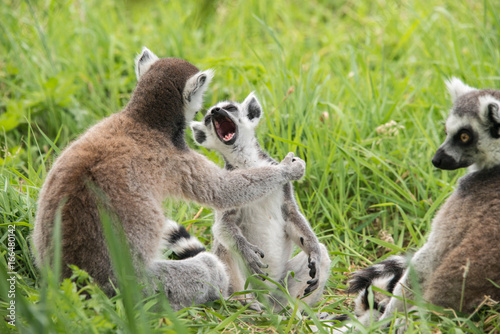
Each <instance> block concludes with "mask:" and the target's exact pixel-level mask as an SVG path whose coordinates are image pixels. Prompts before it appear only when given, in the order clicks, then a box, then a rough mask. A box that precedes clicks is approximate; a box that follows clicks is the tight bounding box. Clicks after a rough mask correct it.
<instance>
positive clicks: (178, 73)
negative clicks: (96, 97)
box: [131, 47, 213, 123]
mask: <svg viewBox="0 0 500 334" xmlns="http://www.w3.org/2000/svg"><path fill="white" fill-rule="evenodd" d="M135 74H136V75H137V81H138V82H137V87H136V89H135V91H134V93H133V95H132V99H131V101H134V102H135V103H136V105H138V106H139V107H141V108H143V109H149V113H152V112H153V111H154V110H158V111H161V112H163V114H162V115H161V116H162V117H164V118H166V117H169V116H171V115H174V116H177V118H176V119H175V121H178V119H179V118H180V117H182V116H184V123H187V122H190V121H191V120H193V118H194V116H195V115H196V113H197V112H198V110H200V109H201V106H202V103H203V94H204V93H205V91H206V89H207V88H208V85H209V83H210V81H211V80H212V78H213V71H212V70H206V71H200V70H199V69H198V68H197V67H196V66H194V65H192V64H191V63H189V62H187V61H185V60H183V59H177V58H158V57H157V56H156V55H155V54H154V53H153V52H151V51H150V50H149V49H148V48H146V47H144V48H143V49H142V52H141V54H139V55H138V56H137V57H136V59H135ZM179 113H182V114H181V115H179ZM179 116H180V117H179ZM158 121H161V119H158ZM169 121H174V119H173V118H172V117H170V119H169Z"/></svg>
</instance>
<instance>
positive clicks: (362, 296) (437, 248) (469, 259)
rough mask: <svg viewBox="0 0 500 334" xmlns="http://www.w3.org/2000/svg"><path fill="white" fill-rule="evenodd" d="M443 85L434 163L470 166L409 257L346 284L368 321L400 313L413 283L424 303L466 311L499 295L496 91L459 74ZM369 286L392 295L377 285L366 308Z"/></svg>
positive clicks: (499, 94)
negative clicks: (445, 96) (444, 102)
mask: <svg viewBox="0 0 500 334" xmlns="http://www.w3.org/2000/svg"><path fill="white" fill-rule="evenodd" d="M447 88H448V91H449V93H450V95H451V99H452V102H453V107H452V109H451V111H450V114H449V116H448V119H447V120H446V127H445V132H446V139H445V141H444V143H443V144H442V145H441V146H440V147H439V149H438V150H437V152H436V154H435V155H434V158H433V159H432V163H433V164H434V166H435V167H437V168H440V169H445V170H455V169H458V168H466V167H469V173H468V174H466V175H465V176H463V177H462V178H461V179H460V180H459V182H458V185H457V188H456V190H455V191H454V192H453V194H452V195H451V196H450V197H449V198H448V199H447V200H446V201H445V203H444V204H443V205H442V207H441V208H440V209H439V211H438V213H437V214H436V216H435V217H434V219H433V221H432V227H431V232H430V234H429V236H428V239H427V242H426V243H425V244H424V246H423V247H422V248H420V249H419V250H418V251H417V252H416V253H415V255H413V257H411V259H410V260H409V261H407V260H406V259H405V257H402V256H393V257H391V258H389V259H387V260H385V261H382V262H380V263H378V264H376V265H374V266H372V267H369V268H366V269H362V270H360V271H358V272H356V273H354V275H353V277H352V278H351V280H350V288H349V291H350V292H352V293H358V297H357V299H356V303H355V304H356V307H355V313H356V316H357V317H358V318H359V319H358V320H360V322H361V323H363V324H365V325H366V324H368V323H369V321H370V317H371V318H372V319H373V320H374V321H377V320H383V319H387V318H390V317H392V315H393V314H394V313H395V312H396V311H398V312H404V311H405V308H404V303H405V301H404V300H405V299H409V300H412V299H414V297H415V296H414V294H413V291H414V289H415V288H419V289H420V291H421V293H422V297H423V299H424V301H426V302H429V303H432V304H435V305H439V306H442V307H446V308H452V309H455V310H457V311H462V312H466V313H471V312H473V311H474V310H475V308H476V307H478V306H479V305H481V302H482V301H483V300H484V298H485V296H489V297H491V298H492V299H494V300H500V288H499V285H500V257H499V254H500V190H499V189H500V91H498V90H493V89H481V90H480V89H475V88H472V87H469V86H467V85H465V84H464V83H462V82H461V81H460V80H459V79H457V78H452V79H451V80H450V81H448V82H447ZM413 282H417V283H418V284H417V286H412V283H413ZM371 286H377V287H378V288H380V289H383V290H386V291H388V292H390V293H392V294H393V295H395V296H396V297H392V298H391V297H389V296H387V295H385V294H383V293H380V292H374V293H373V313H372V314H371V315H370V313H371V312H370V307H369V302H368V294H369V290H368V289H369V288H370V287H371ZM402 297H404V298H402ZM408 307H411V305H409V306H408ZM404 330H405V327H404V326H403V327H401V330H400V331H404Z"/></svg>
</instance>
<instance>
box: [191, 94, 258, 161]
mask: <svg viewBox="0 0 500 334" xmlns="http://www.w3.org/2000/svg"><path fill="white" fill-rule="evenodd" d="M261 116H262V107H261V106H260V103H259V101H258V100H257V97H255V95H254V93H250V95H248V97H247V98H246V99H245V101H243V102H242V103H238V102H227V101H225V102H219V103H217V104H216V105H214V106H213V107H211V108H210V109H208V111H207V114H206V115H205V117H204V118H203V121H202V122H191V129H192V130H193V135H194V140H195V141H196V142H197V143H198V144H199V145H201V146H203V147H206V148H208V149H215V150H217V151H219V152H224V151H226V150H227V149H228V148H234V147H235V146H239V145H245V144H248V143H249V142H251V141H252V140H253V138H254V137H255V127H256V126H257V124H259V120H260V118H261Z"/></svg>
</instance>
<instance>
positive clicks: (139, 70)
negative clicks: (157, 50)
mask: <svg viewBox="0 0 500 334" xmlns="http://www.w3.org/2000/svg"><path fill="white" fill-rule="evenodd" d="M158 59H159V58H158V57H157V56H156V55H155V54H154V53H153V52H151V51H150V50H149V49H148V48H147V47H143V48H142V52H141V54H140V55H138V56H137V57H136V58H135V75H136V76H137V80H139V79H140V78H141V76H142V75H143V74H144V73H146V72H147V71H148V70H149V68H150V67H151V65H153V63H154V62H155V61H157V60H158Z"/></svg>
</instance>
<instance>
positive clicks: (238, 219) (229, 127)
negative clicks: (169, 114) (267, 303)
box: [191, 93, 330, 307]
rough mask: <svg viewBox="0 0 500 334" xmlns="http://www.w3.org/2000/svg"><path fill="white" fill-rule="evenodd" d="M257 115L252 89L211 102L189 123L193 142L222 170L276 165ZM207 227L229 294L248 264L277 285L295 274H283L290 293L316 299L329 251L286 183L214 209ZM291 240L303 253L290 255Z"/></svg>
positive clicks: (239, 284)
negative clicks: (234, 98)
mask: <svg viewBox="0 0 500 334" xmlns="http://www.w3.org/2000/svg"><path fill="white" fill-rule="evenodd" d="M261 115H262V108H261V106H260V104H259V101H258V100H257V98H256V97H255V95H254V94H253V93H252V94H250V95H249V96H248V97H247V98H246V99H245V101H243V103H241V104H239V103H236V102H220V103H218V104H216V105H215V106H213V107H211V108H210V109H209V110H208V112H207V114H206V116H205V118H204V119H203V122H192V123H191V128H192V130H193V134H194V138H195V141H196V142H197V143H198V144H200V145H202V146H204V147H206V148H209V149H214V150H216V151H218V152H219V153H220V154H221V155H222V156H223V157H224V161H225V168H226V169H227V170H230V171H231V170H233V171H234V170H239V171H241V172H245V171H247V170H249V168H255V167H264V166H275V165H277V162H276V161H275V160H274V159H272V158H271V157H269V156H268V155H267V154H266V153H265V152H264V151H263V150H262V149H261V148H260V146H259V143H258V141H257V139H256V137H255V127H256V126H257V124H258V123H259V120H260V118H261ZM212 230H213V235H214V252H215V254H216V255H218V256H219V257H220V258H221V259H222V261H223V262H224V263H225V264H226V266H227V267H228V269H229V278H230V293H232V292H237V291H241V290H243V289H244V283H245V280H246V278H247V276H248V270H247V268H248V269H250V271H251V272H252V273H256V274H265V273H264V271H263V269H264V268H265V271H266V274H267V275H268V276H269V277H270V278H272V279H273V280H275V281H278V282H282V283H283V281H284V280H285V277H286V275H287V272H289V271H294V272H295V278H291V277H289V278H288V289H289V292H290V295H291V296H293V297H303V296H304V295H307V294H309V293H310V295H309V296H307V297H305V298H304V301H305V302H306V303H308V304H314V303H315V302H317V301H318V299H319V298H320V297H321V294H322V292H323V288H324V285H325V283H326V280H327V278H328V275H329V266H330V259H329V256H328V251H327V250H326V247H325V246H324V245H322V244H320V243H319V242H318V239H317V238H316V235H315V234H314V232H313V231H312V229H311V227H310V226H309V223H308V222H307V220H306V219H305V218H304V216H303V215H302V213H301V212H300V210H299V208H298V206H297V203H296V201H295V198H294V192H293V187H292V185H291V183H286V184H285V185H284V186H282V187H281V188H279V189H277V190H275V191H273V192H271V193H269V194H268V195H266V196H262V197H261V198H260V199H259V200H258V201H255V202H253V203H251V204H244V205H241V206H240V207H238V208H234V209H231V210H217V211H216V218H215V223H214V226H213V228H212ZM294 243H295V244H296V245H298V246H299V247H300V248H301V249H302V250H303V252H301V253H299V254H298V255H296V256H295V257H293V258H291V255H292V252H293V248H294ZM242 259H243V261H241V260H242ZM278 299H279V298H278ZM253 306H254V307H259V306H258V305H257V304H254V305H253Z"/></svg>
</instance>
